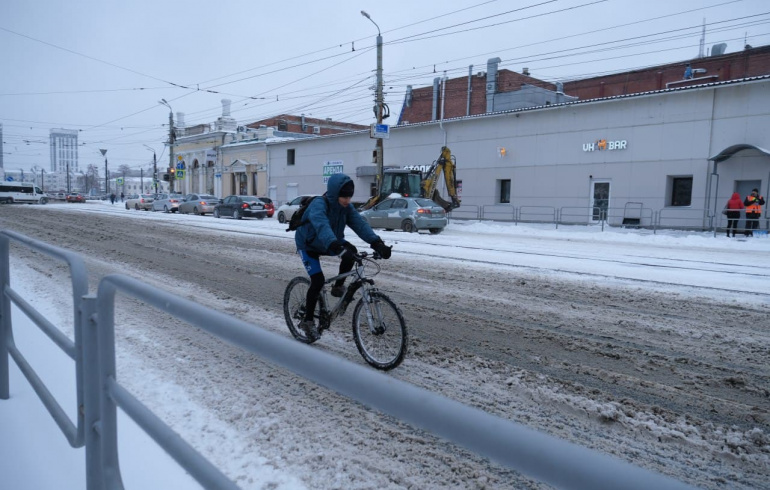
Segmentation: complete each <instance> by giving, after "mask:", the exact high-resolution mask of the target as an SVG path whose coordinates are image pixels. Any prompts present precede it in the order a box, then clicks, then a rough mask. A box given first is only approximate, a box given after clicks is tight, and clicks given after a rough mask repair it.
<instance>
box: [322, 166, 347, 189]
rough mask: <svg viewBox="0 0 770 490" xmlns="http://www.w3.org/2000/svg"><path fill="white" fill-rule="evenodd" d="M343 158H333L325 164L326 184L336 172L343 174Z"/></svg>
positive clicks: (324, 175)
mask: <svg viewBox="0 0 770 490" xmlns="http://www.w3.org/2000/svg"><path fill="white" fill-rule="evenodd" d="M342 168H343V164H342V160H332V161H326V162H324V165H323V177H324V184H326V183H327V182H329V177H331V176H332V175H334V174H341V173H342Z"/></svg>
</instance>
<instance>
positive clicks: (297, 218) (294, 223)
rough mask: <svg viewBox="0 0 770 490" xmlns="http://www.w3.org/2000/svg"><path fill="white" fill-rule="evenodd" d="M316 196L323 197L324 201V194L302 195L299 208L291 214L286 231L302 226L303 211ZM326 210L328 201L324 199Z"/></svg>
mask: <svg viewBox="0 0 770 490" xmlns="http://www.w3.org/2000/svg"><path fill="white" fill-rule="evenodd" d="M316 197H323V198H324V201H326V198H325V197H324V196H305V197H303V198H302V199H301V200H300V202H299V209H297V210H296V211H294V214H292V215H291V219H290V220H289V227H288V228H286V231H295V230H296V229H297V228H299V227H300V226H302V225H303V224H304V223H305V222H304V221H303V218H304V216H305V211H306V210H307V208H308V207H309V206H310V203H311V202H313V200H314V199H315V198H316ZM326 211H327V212H328V211H329V201H326Z"/></svg>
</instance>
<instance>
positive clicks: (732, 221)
mask: <svg viewBox="0 0 770 490" xmlns="http://www.w3.org/2000/svg"><path fill="white" fill-rule="evenodd" d="M738 221H740V220H739V219H737V218H736V219H730V218H728V219H727V236H730V228H732V230H733V236H735V230H737V229H738Z"/></svg>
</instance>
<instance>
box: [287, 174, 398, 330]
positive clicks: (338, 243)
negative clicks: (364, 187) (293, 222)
mask: <svg viewBox="0 0 770 490" xmlns="http://www.w3.org/2000/svg"><path fill="white" fill-rule="evenodd" d="M354 190H355V184H354V183H353V180H351V178H350V177H348V176H347V175H345V174H342V173H339V174H334V175H332V176H331V177H329V181H328V183H327V184H326V194H324V195H323V196H321V198H319V199H314V200H313V201H312V202H311V203H310V205H309V206H308V208H307V210H306V211H305V214H304V216H303V218H302V220H303V222H302V225H301V226H300V227H299V228H297V231H296V233H295V235H294V242H295V243H296V245H297V252H298V253H299V255H300V257H301V258H302V264H303V265H304V266H305V270H306V271H307V273H308V275H309V276H310V287H309V288H308V290H307V298H306V302H305V319H304V320H303V321H302V322H300V324H299V327H300V328H301V329H302V330H303V331H304V332H305V334H306V335H307V336H308V338H309V339H313V340H317V339H318V338H319V337H320V334H319V332H318V327H317V326H316V324H315V319H314V318H313V313H314V312H315V307H316V304H317V302H318V296H319V294H320V293H321V289H322V288H323V285H324V282H325V281H326V278H325V277H324V273H323V271H322V270H321V262H320V260H319V257H320V256H321V255H336V256H339V257H340V258H341V262H340V272H339V273H340V274H344V273H346V272H349V271H350V270H351V269H353V254H354V253H357V252H358V250H357V249H356V247H355V246H354V245H353V244H352V243H349V242H347V241H345V226H349V227H350V228H351V229H352V230H353V231H354V232H355V233H356V235H358V236H359V237H360V238H361V239H362V240H363V241H365V242H366V243H368V244H369V245H370V246H371V247H372V248H373V249H374V250H375V251H376V252H377V253H379V254H380V255H381V256H382V258H383V259H389V258H390V249H391V248H392V247H388V246H386V245H385V243H383V241H382V239H381V238H380V237H379V236H378V235H377V234H376V233H374V231H373V230H372V227H371V226H369V223H367V222H366V220H365V219H364V218H362V217H361V215H360V214H358V210H356V208H354V207H353V205H352V204H350V200H351V198H352V197H353V192H354ZM344 281H345V280H344V279H340V280H337V281H335V283H334V285H333V286H332V290H331V293H332V296H335V297H340V296H342V295H343V294H344V293H345V287H344V285H343V284H344Z"/></svg>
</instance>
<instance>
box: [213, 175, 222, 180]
mask: <svg viewBox="0 0 770 490" xmlns="http://www.w3.org/2000/svg"><path fill="white" fill-rule="evenodd" d="M214 177H216V178H218V179H219V178H221V177H222V174H214Z"/></svg>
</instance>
